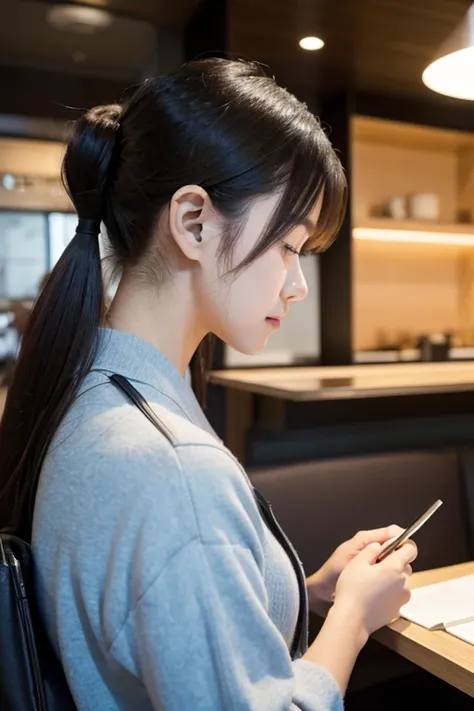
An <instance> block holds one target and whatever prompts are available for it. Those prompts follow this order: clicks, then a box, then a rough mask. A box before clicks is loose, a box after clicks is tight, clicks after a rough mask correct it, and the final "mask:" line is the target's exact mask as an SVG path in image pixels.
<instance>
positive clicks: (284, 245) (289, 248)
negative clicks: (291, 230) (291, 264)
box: [281, 240, 311, 257]
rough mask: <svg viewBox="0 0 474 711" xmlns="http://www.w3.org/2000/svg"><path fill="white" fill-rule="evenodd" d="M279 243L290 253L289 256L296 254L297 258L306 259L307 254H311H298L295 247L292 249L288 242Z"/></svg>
mask: <svg viewBox="0 0 474 711" xmlns="http://www.w3.org/2000/svg"><path fill="white" fill-rule="evenodd" d="M281 242H282V244H283V247H284V249H285V250H286V251H287V252H291V254H296V255H297V256H298V257H307V256H308V255H309V254H311V252H305V251H303V250H302V251H301V252H298V250H297V249H296V247H293V245H292V244H289V243H288V242H284V241H283V240H282V241H281Z"/></svg>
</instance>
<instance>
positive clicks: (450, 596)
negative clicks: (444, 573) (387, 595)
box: [400, 575, 474, 629]
mask: <svg viewBox="0 0 474 711" xmlns="http://www.w3.org/2000/svg"><path fill="white" fill-rule="evenodd" d="M400 615H401V617H404V618H405V619H407V620H410V621H411V622H416V623H417V624H419V625H421V626H422V627H427V628H428V629H435V628H436V627H443V626H446V625H450V624H453V623H456V622H462V621H466V620H469V619H474V575H465V576H463V577H461V578H456V579H455V580H447V581H445V582H442V583H434V584H432V585H426V586H424V587H421V588H415V589H414V590H413V591H412V595H411V600H410V601H409V602H408V603H407V604H406V605H403V607H402V608H401V610H400Z"/></svg>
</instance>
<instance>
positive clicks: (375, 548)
mask: <svg viewBox="0 0 474 711" xmlns="http://www.w3.org/2000/svg"><path fill="white" fill-rule="evenodd" d="M381 550H382V546H381V545H380V543H369V544H368V545H367V546H365V548H363V549H362V550H361V552H360V553H359V554H358V555H357V558H358V559H363V560H365V561H366V562H367V563H369V564H372V563H375V561H376V560H377V558H378V557H379V555H380V551H381Z"/></svg>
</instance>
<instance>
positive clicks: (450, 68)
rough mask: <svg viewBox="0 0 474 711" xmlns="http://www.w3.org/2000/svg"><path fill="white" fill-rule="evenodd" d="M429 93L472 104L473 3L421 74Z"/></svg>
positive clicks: (473, 96) (473, 73) (473, 67)
mask: <svg viewBox="0 0 474 711" xmlns="http://www.w3.org/2000/svg"><path fill="white" fill-rule="evenodd" d="M422 80H423V83H424V84H425V85H426V86H427V87H428V88H429V89H431V90H432V91H436V92H437V93H439V94H445V95H446V96H452V97H454V98H456V99H467V100H470V101H474V3H473V4H472V5H471V7H470V8H469V10H468V11H467V13H466V15H465V16H464V18H463V21H462V23H461V25H460V26H459V27H458V28H457V29H456V30H455V31H454V32H453V34H452V35H450V36H449V37H448V39H447V40H446V41H445V42H444V43H443V45H442V46H441V48H440V50H439V52H438V54H437V56H436V57H435V58H434V60H433V62H432V63H431V64H430V65H429V66H428V67H426V69H425V71H424V72H423V74H422Z"/></svg>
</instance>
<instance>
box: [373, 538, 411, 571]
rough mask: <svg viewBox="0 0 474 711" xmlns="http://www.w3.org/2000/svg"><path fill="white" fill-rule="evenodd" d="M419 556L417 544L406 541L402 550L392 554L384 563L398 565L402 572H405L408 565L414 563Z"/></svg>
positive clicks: (401, 547) (399, 549)
mask: <svg viewBox="0 0 474 711" xmlns="http://www.w3.org/2000/svg"><path fill="white" fill-rule="evenodd" d="M417 555H418V548H417V547H416V543H414V542H413V541H412V540H409V541H406V542H405V543H404V544H403V545H402V546H400V548H398V549H397V550H396V551H393V553H390V555H388V556H387V557H386V558H385V560H384V561H382V562H388V563H389V564H390V565H396V566H397V567H398V568H399V570H400V571H402V570H404V569H405V567H406V566H407V565H410V563H413V561H414V560H415V558H416V557H417Z"/></svg>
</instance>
